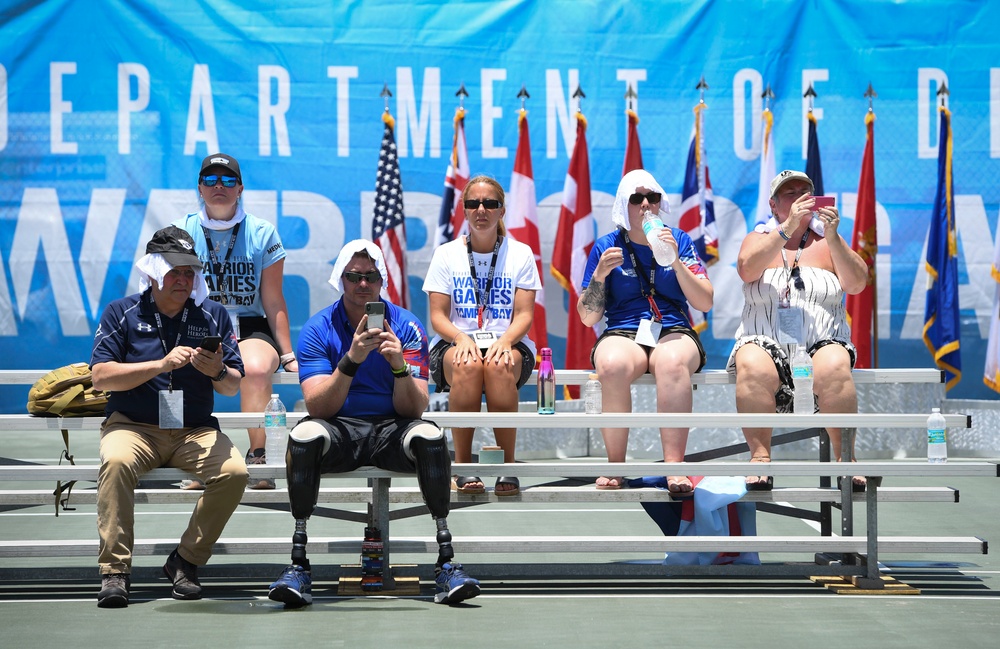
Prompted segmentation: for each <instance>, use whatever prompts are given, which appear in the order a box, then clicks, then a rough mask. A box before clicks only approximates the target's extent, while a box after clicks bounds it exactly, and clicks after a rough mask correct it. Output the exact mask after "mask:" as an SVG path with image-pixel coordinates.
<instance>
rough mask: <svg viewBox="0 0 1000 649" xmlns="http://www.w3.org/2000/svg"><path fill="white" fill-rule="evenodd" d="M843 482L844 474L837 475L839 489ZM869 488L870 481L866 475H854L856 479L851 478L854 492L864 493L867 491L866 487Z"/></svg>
mask: <svg viewBox="0 0 1000 649" xmlns="http://www.w3.org/2000/svg"><path fill="white" fill-rule="evenodd" d="M859 480H860V482H859ZM843 482H844V476H837V489H840V488H841V484H842V483H843ZM867 488H868V481H867V480H866V479H865V478H864V476H860V475H856V476H854V479H853V480H851V491H853V492H854V493H856V494H862V493H864V492H865V489H867Z"/></svg>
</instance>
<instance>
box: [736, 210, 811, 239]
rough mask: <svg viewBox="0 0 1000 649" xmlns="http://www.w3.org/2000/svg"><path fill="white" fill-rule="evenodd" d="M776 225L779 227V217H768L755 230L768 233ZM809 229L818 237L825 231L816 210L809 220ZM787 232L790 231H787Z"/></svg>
mask: <svg viewBox="0 0 1000 649" xmlns="http://www.w3.org/2000/svg"><path fill="white" fill-rule="evenodd" d="M776 227H778V219H776V218H774V216H771V218H770V219H768V220H767V222H766V223H758V224H757V227H755V228H754V229H753V231H754V232H759V233H760V234H767V233H768V232H770V231H771V230H773V229H775V228H776ZM809 229H810V230H812V231H813V232H815V233H816V236H817V237H822V236H823V231H824V228H823V221H821V220H820V218H819V217H818V216H816V212H813V217H812V219H811V220H810V221H809ZM785 234H788V233H787V232H786V233H785Z"/></svg>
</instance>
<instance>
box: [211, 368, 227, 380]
mask: <svg viewBox="0 0 1000 649" xmlns="http://www.w3.org/2000/svg"><path fill="white" fill-rule="evenodd" d="M227 376H229V368H228V367H226V366H225V365H223V366H222V371H220V372H219V373H218V374H217V375H216V376H213V377H212V380H213V381H215V382H216V383H218V382H219V381H224V380H226V377H227Z"/></svg>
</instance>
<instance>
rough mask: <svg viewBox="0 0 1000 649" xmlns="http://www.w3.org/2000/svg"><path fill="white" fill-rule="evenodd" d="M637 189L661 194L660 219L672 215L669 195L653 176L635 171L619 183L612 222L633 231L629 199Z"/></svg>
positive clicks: (612, 209)
mask: <svg viewBox="0 0 1000 649" xmlns="http://www.w3.org/2000/svg"><path fill="white" fill-rule="evenodd" d="M636 187H645V188H646V189H648V190H650V191H654V192H659V194H660V195H661V196H662V197H663V198H661V199H660V218H661V219H662V218H663V217H664V216H665V215H667V214H670V203H669V202H668V201H667V193H666V192H665V191H663V188H662V187H660V183H658V182H656V179H655V178H653V174H651V173H649V172H648V171H646V170H645V169H634V170H632V171H630V172H628V173H627V174H625V175H624V176H622V180H621V182H620V183H618V191H617V192H616V193H615V202H614V204H613V205H612V206H611V221H612V222H613V223H614V224H615V225H617V226H618V227H620V228H624V229H626V230H630V229H631V226H630V225H629V222H628V197H629V196H631V195H632V194H634V193H635V189H636Z"/></svg>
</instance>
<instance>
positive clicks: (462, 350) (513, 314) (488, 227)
mask: <svg viewBox="0 0 1000 649" xmlns="http://www.w3.org/2000/svg"><path fill="white" fill-rule="evenodd" d="M462 201H463V205H464V207H465V219H466V221H467V222H468V230H469V233H468V234H467V235H465V236H463V237H459V238H458V239H456V240H455V241H452V242H450V243H446V244H444V245H442V246H440V247H439V248H438V249H437V250H436V251H435V252H434V258H433V259H432V260H431V265H430V267H429V268H428V269H427V278H426V279H425V280H424V292H425V293H427V295H428V297H429V300H430V315H431V326H432V327H433V328H434V331H435V333H436V335H435V337H434V340H433V341H431V358H430V369H431V376H433V378H434V382H435V384H436V385H437V386H438V387H437V389H438V390H439V391H440V390H444V389H450V391H451V396H450V397H449V400H448V407H449V409H450V410H452V411H455V412H478V411H479V410H480V408H481V407H482V397H483V394H484V393H485V394H486V407H487V409H488V410H489V411H490V412H516V411H517V391H518V388H520V387H521V386H522V385H524V383H525V381H527V380H528V378H529V377H530V376H531V370H532V369H534V366H535V345H534V343H533V342H532V341H531V339H529V338H528V337H527V334H528V330H529V329H531V320H532V317H533V315H534V309H535V291H538V290H540V289H541V288H542V284H541V280H540V279H539V277H538V269H537V267H536V266H535V257H534V254H533V253H532V252H531V249H530V248H529V247H528V246H526V245H525V244H523V243H520V242H518V241H514V240H513V239H511V238H510V237H508V236H505V235H506V233H507V230H506V228H505V227H504V223H503V216H504V191H503V187H501V186H500V183H498V182H497V181H496V180H494V179H493V178H489V177H487V176H476V177H475V178H473V179H472V180H470V181H469V184H468V185H466V187H465V191H464V192H462ZM473 431H474V429H472V428H453V429H452V435H453V437H454V442H455V462H459V463H466V462H471V461H472V435H473ZM493 433H494V435H495V436H496V440H497V444H499V445H500V447H501V448H503V451H504V462H505V463H506V462H513V461H514V444H515V441H516V437H517V429H515V428H494V429H493ZM455 488H456V489H457V490H458V491H460V492H462V493H483V492H484V491H485V485H484V483H483V481H482V480H481V479H479V478H476V477H465V476H455ZM495 489H496V494H497V495H498V496H514V495H517V494H518V493H520V483H519V482H518V479H517V478H515V477H499V478H497V481H496V485H495Z"/></svg>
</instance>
